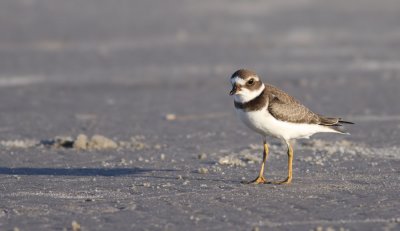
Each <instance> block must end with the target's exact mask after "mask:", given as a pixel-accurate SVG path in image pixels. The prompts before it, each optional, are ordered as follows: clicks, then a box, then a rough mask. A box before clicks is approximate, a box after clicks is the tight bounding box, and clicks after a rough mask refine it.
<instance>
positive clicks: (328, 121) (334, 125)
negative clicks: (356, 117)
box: [319, 115, 354, 135]
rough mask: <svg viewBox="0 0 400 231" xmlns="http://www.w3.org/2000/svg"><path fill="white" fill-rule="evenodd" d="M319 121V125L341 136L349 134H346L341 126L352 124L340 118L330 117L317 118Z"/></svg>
mask: <svg viewBox="0 0 400 231" xmlns="http://www.w3.org/2000/svg"><path fill="white" fill-rule="evenodd" d="M319 119H320V125H323V126H326V127H329V128H330V129H332V130H334V131H335V132H338V133H341V134H348V135H349V134H350V133H348V132H346V130H345V129H344V127H343V125H344V124H354V123H353V122H350V121H345V120H342V118H332V117H325V116H321V115H320V116H319Z"/></svg>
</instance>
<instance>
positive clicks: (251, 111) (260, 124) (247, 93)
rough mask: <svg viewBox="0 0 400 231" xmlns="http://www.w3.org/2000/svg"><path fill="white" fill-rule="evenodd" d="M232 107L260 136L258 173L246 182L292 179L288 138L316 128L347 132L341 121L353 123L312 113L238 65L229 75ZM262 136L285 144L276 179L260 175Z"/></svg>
mask: <svg viewBox="0 0 400 231" xmlns="http://www.w3.org/2000/svg"><path fill="white" fill-rule="evenodd" d="M230 80H231V84H232V90H231V92H230V95H233V98H234V103H235V110H236V112H237V114H238V116H239V118H240V119H241V120H242V121H243V122H244V123H245V124H246V125H247V126H248V127H249V128H250V129H252V130H253V131H255V132H257V133H259V134H261V135H262V136H263V138H264V152H263V162H262V165H261V169H260V173H259V175H258V177H257V178H256V179H255V180H253V181H250V182H248V183H256V184H263V183H277V184H289V183H290V182H291V181H292V161H293V148H292V145H291V144H290V141H291V140H294V139H300V138H309V137H310V136H311V135H313V134H315V133H319V132H333V133H340V134H348V133H346V132H345V131H344V130H343V129H342V127H341V126H342V124H353V123H352V122H348V121H344V120H342V119H341V118H334V117H326V116H322V115H318V114H315V113H314V112H312V111H311V110H310V109H308V108H307V107H305V106H304V105H302V104H301V103H300V102H299V101H297V100H296V99H295V98H294V97H292V96H290V95H288V94H287V93H286V92H284V91H282V90H280V89H278V88H276V87H274V86H272V85H269V84H266V83H263V82H262V81H261V80H260V78H259V77H258V76H257V74H256V73H255V72H253V71H250V70H246V69H241V70H238V71H236V72H235V73H233V74H232V76H231V79H230ZM266 136H273V137H276V138H279V139H281V140H283V141H285V143H286V145H287V147H288V151H287V154H288V176H287V178H286V179H285V180H283V181H279V182H269V181H267V180H266V179H265V178H264V165H265V161H266V159H267V156H268V144H267V140H266Z"/></svg>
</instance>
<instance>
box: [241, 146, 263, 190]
mask: <svg viewBox="0 0 400 231" xmlns="http://www.w3.org/2000/svg"><path fill="white" fill-rule="evenodd" d="M268 153H269V149H268V144H267V142H266V141H265V140H264V152H263V162H262V164H261V169H260V172H259V173H258V177H257V178H256V179H255V180H252V181H250V182H245V183H247V184H265V183H267V180H266V179H265V177H264V167H265V162H266V161H267V157H268Z"/></svg>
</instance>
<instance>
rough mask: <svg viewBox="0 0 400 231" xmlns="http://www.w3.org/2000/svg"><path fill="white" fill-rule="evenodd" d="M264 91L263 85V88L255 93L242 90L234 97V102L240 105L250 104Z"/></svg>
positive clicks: (262, 86)
mask: <svg viewBox="0 0 400 231" xmlns="http://www.w3.org/2000/svg"><path fill="white" fill-rule="evenodd" d="M264 89H265V85H264V84H262V85H261V87H260V88H259V89H257V90H255V91H249V90H248V89H246V88H241V90H240V91H239V92H237V93H236V94H235V95H234V100H235V101H236V102H238V103H246V102H249V101H250V100H252V99H254V98H256V97H257V96H259V95H260V94H261V92H262V91H264Z"/></svg>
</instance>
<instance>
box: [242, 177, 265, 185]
mask: <svg viewBox="0 0 400 231" xmlns="http://www.w3.org/2000/svg"><path fill="white" fill-rule="evenodd" d="M242 183H243V184H267V183H268V181H267V180H266V179H265V177H263V176H259V177H257V178H256V179H254V180H252V181H242Z"/></svg>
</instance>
